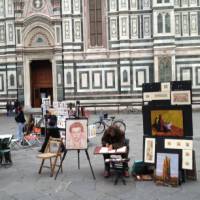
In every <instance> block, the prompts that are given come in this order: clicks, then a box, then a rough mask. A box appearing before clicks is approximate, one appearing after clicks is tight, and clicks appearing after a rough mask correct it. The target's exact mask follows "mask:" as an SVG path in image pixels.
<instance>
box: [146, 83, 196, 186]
mask: <svg viewBox="0 0 200 200" xmlns="http://www.w3.org/2000/svg"><path fill="white" fill-rule="evenodd" d="M191 91H192V88H191V81H174V82H168V83H145V84H143V108H142V110H143V130H144V139H143V160H144V162H145V163H146V164H149V165H153V166H154V167H155V180H156V183H157V184H163V185H172V186H177V185H178V184H179V183H180V179H181V178H180V176H181V175H182V174H183V173H182V172H183V170H193V165H194V153H193V152H194V151H193V127H192V106H191V102H192V93H191ZM182 178H183V177H182Z"/></svg>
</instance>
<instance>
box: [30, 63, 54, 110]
mask: <svg viewBox="0 0 200 200" xmlns="http://www.w3.org/2000/svg"><path fill="white" fill-rule="evenodd" d="M30 77H31V80H30V81H31V84H30V86H31V105H32V107H33V108H38V107H40V106H41V102H42V98H45V97H48V96H50V97H51V101H52V99H53V83H52V64H51V62H50V61H49V60H34V61H32V62H31V63H30Z"/></svg>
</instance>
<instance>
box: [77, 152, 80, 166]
mask: <svg viewBox="0 0 200 200" xmlns="http://www.w3.org/2000/svg"><path fill="white" fill-rule="evenodd" d="M77 152H78V169H80V149H78V150H77Z"/></svg>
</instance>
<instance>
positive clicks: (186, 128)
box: [142, 105, 193, 139]
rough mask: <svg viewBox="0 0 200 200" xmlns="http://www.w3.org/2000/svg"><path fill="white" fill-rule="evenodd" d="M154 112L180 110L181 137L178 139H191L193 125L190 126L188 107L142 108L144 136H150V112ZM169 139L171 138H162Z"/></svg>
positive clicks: (190, 111) (190, 113) (189, 110)
mask: <svg viewBox="0 0 200 200" xmlns="http://www.w3.org/2000/svg"><path fill="white" fill-rule="evenodd" d="M154 110H181V111H182V114H183V136H180V137H179V138H191V139H192V137H193V125H192V108H191V106H190V105H184V106H183V105H181V106H179V105H174V106H168V105H165V106H164V105H158V106H149V105H148V106H143V108H142V112H143V131H144V135H146V136H153V135H152V125H151V111H154ZM163 137H171V136H163Z"/></svg>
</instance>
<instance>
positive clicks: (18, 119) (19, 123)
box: [15, 107, 26, 142]
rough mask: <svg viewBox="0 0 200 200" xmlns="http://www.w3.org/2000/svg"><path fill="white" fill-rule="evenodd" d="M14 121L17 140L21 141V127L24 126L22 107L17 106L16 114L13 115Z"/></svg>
mask: <svg viewBox="0 0 200 200" xmlns="http://www.w3.org/2000/svg"><path fill="white" fill-rule="evenodd" d="M15 121H16V122H17V139H18V141H19V142H22V141H23V136H24V135H23V128H24V123H25V122H26V120H25V118H24V112H23V109H22V107H19V110H18V114H17V116H16V117H15Z"/></svg>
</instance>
